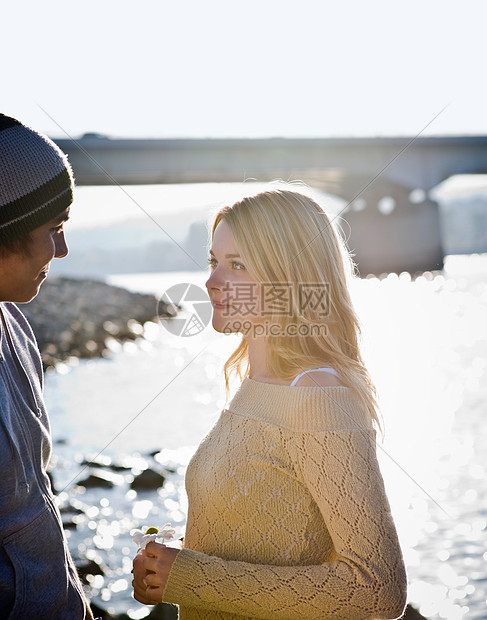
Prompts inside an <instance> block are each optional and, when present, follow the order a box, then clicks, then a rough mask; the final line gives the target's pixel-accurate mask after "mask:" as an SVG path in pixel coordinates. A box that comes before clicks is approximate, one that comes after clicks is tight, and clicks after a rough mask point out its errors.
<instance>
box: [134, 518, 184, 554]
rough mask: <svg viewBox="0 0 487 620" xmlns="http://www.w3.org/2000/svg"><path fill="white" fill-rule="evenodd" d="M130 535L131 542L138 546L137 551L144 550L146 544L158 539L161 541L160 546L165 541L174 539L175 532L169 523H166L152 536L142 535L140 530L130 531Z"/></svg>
mask: <svg viewBox="0 0 487 620" xmlns="http://www.w3.org/2000/svg"><path fill="white" fill-rule="evenodd" d="M149 529H150V528H149ZM153 529H156V528H153ZM130 533H131V534H132V540H133V541H134V543H135V544H136V545H138V546H139V549H145V547H146V545H147V543H150V542H153V541H155V540H157V539H158V538H160V539H161V542H162V544H164V541H165V540H171V538H174V534H175V533H176V531H175V530H174V529H173V527H172V525H171V524H170V523H166V524H165V525H163V526H162V528H161V529H160V530H159V531H158V532H155V533H153V534H144V532H143V531H142V530H132V531H131V532H130Z"/></svg>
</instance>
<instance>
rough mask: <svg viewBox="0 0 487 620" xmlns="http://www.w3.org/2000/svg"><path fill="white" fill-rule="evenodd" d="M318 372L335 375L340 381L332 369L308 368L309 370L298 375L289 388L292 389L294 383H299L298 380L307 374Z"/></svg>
mask: <svg viewBox="0 0 487 620" xmlns="http://www.w3.org/2000/svg"><path fill="white" fill-rule="evenodd" d="M318 370H320V371H322V372H329V373H331V374H332V375H335V377H338V378H339V379H340V375H339V374H338V373H337V371H336V370H334V369H333V368H310V369H309V370H305V371H304V372H302V373H301V374H300V375H298V376H297V377H296V378H295V379H294V381H293V382H292V383H291V385H290V386H289V387H293V386H294V385H296V383H297V382H298V381H299V379H301V377H302V376H303V375H305V374H307V373H308V372H317V371H318Z"/></svg>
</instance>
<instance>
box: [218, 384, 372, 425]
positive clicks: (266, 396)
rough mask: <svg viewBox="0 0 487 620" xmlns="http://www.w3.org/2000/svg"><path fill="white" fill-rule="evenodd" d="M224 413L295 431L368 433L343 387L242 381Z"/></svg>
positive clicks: (363, 415)
mask: <svg viewBox="0 0 487 620" xmlns="http://www.w3.org/2000/svg"><path fill="white" fill-rule="evenodd" d="M227 410H228V411H230V412H232V413H235V414H238V415H242V416H246V417H250V418H255V419H259V420H262V421H264V422H268V423H270V424H275V425H278V426H282V427H285V428H289V429H292V430H296V431H312V430H314V431H320V430H321V431H326V430H329V431H333V430H347V429H348V430H358V429H360V428H366V429H367V430H369V431H370V429H371V423H370V421H369V420H368V417H367V415H366V413H365V411H364V409H363V407H361V406H360V402H359V400H358V398H357V397H356V396H355V394H354V393H353V392H352V390H350V389H349V388H347V387H344V386H329V387H321V386H317V387H299V386H292V387H291V386H289V385H276V384H272V383H261V382H259V381H255V380H253V379H250V378H249V377H247V378H245V379H244V380H243V381H242V383H241V384H240V387H239V388H238V390H237V392H236V394H235V396H234V397H233V398H232V400H231V402H230V403H229V405H228V407H227Z"/></svg>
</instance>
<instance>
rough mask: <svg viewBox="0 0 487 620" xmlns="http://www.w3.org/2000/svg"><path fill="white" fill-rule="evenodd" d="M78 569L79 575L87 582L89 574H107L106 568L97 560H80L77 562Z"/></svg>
mask: <svg viewBox="0 0 487 620" xmlns="http://www.w3.org/2000/svg"><path fill="white" fill-rule="evenodd" d="M76 569H77V571H78V575H79V576H80V579H82V580H83V581H84V582H85V583H88V580H87V579H86V577H87V576H88V575H105V569H104V567H103V566H102V564H101V563H100V562H97V561H96V560H88V559H86V558H85V559H84V560H78V561H77V562H76Z"/></svg>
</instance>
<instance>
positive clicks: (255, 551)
mask: <svg viewBox="0 0 487 620" xmlns="http://www.w3.org/2000/svg"><path fill="white" fill-rule="evenodd" d="M186 488H187V492H188V498H189V514H188V524H187V529H186V538H185V548H184V549H183V550H182V551H181V552H180V553H179V554H178V556H177V558H176V561H175V562H174V564H173V567H172V569H171V573H170V575H169V580H168V583H167V586H166V589H165V592H164V601H167V602H173V603H177V604H178V605H180V609H179V614H180V615H179V617H180V618H181V619H185V620H192V619H195V618H197V619H199V620H201V619H203V618H205V619H210V618H211V619H218V618H219V619H222V620H223V619H224V620H237V619H239V620H242V618H265V619H268V620H271V619H276V620H278V619H282V620H284V619H287V620H291V619H296V620H313V619H315V618H320V619H322V618H323V619H332V618H333V619H336V620H338V619H340V620H354V619H357V620H365V619H368V618H388V619H389V618H397V617H399V616H400V615H401V614H402V612H403V609H404V605H405V597H406V574H405V569H404V564H403V559H402V554H401V550H400V547H399V544H398V539H397V535H396V530H395V527H394V523H393V520H392V517H391V513H390V508H389V503H388V501H387V498H386V495H385V491H384V485H383V481H382V477H381V474H380V471H379V467H378V464H377V460H376V452H375V431H374V430H373V429H372V427H371V425H370V422H369V421H368V420H367V419H366V417H365V414H364V411H363V409H362V408H361V406H360V405H359V402H358V399H357V398H356V397H355V396H354V395H353V393H352V392H351V390H350V389H348V388H346V387H325V388H323V387H290V386H282V385H271V384H267V383H260V382H257V381H254V380H252V379H248V378H247V379H245V380H244V381H243V383H242V384H241V386H240V388H239V390H238V392H237V393H236V394H235V396H234V398H233V400H232V401H231V403H230V404H229V406H228V408H227V409H224V410H223V412H222V414H221V416H220V418H219V420H218V421H217V422H216V424H215V426H214V427H213V429H212V430H211V431H210V433H209V434H208V435H207V437H206V438H205V439H204V440H203V441H202V443H201V445H200V446H199V448H198V450H197V452H196V454H195V455H194V457H193V459H192V460H191V462H190V464H189V466H188V471H187V474H186Z"/></svg>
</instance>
